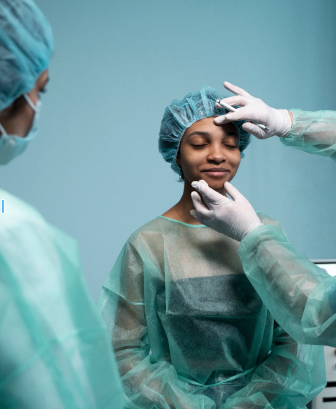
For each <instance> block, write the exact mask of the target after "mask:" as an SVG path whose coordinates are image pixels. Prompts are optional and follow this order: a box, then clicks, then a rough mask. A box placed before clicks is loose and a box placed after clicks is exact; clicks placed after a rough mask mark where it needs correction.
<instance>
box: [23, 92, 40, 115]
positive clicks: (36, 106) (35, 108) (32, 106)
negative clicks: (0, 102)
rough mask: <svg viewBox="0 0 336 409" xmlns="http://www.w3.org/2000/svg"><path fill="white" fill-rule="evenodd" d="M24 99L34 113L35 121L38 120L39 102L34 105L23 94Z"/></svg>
mask: <svg viewBox="0 0 336 409" xmlns="http://www.w3.org/2000/svg"><path fill="white" fill-rule="evenodd" d="M23 97H24V99H25V100H26V101H27V103H28V105H29V106H30V107H31V109H32V110H33V111H34V112H35V115H36V119H38V117H39V115H40V110H41V101H40V100H38V101H37V103H36V104H34V102H33V101H32V100H31V99H30V97H29V95H28V94H23Z"/></svg>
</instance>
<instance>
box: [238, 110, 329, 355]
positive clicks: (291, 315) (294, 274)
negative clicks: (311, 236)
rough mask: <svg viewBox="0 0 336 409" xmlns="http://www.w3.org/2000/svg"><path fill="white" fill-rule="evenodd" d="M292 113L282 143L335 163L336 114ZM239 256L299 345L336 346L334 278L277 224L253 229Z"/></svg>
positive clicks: (285, 327)
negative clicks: (290, 121)
mask: <svg viewBox="0 0 336 409" xmlns="http://www.w3.org/2000/svg"><path fill="white" fill-rule="evenodd" d="M292 112H293V116H294V123H293V128H292V130H291V131H290V133H289V135H288V136H286V137H284V138H281V141H282V142H283V143H284V144H285V145H288V146H293V147H295V148H298V149H302V150H304V151H305V152H308V153H313V154H317V155H322V156H328V157H330V158H331V159H333V160H335V161H336V112H335V111H319V112H305V111H300V110H292ZM335 244H336V242H335ZM238 252H239V256H240V258H241V261H242V264H243V267H244V271H245V273H246V275H247V277H248V278H249V280H250V282H251V283H252V285H253V287H254V288H255V289H256V291H257V292H258V294H259V296H260V297H261V299H262V300H263V302H264V303H265V305H266V306H267V308H268V309H269V310H270V312H271V313H272V315H273V317H274V319H275V320H276V321H277V322H278V323H279V324H280V325H281V326H282V327H283V328H284V329H285V330H286V331H287V332H288V333H289V334H290V335H291V336H292V337H293V338H294V339H295V340H296V341H297V342H302V343H307V344H317V345H330V346H333V347H335V348H336V277H331V276H330V275H329V274H327V273H326V272H325V271H324V270H322V269H320V268H319V267H317V266H316V265H315V264H313V263H312V262H310V261H309V260H307V259H306V258H305V257H302V256H300V255H299V254H298V253H297V251H296V250H295V249H294V247H293V246H292V244H291V243H290V242H289V241H288V239H287V237H286V236H285V235H284V234H283V232H281V231H280V230H279V229H278V228H277V227H276V226H271V225H265V226H260V227H257V228H256V229H254V230H253V231H252V232H251V233H249V234H248V235H247V236H246V237H245V238H244V239H243V240H242V242H241V245H240V247H239V251H238Z"/></svg>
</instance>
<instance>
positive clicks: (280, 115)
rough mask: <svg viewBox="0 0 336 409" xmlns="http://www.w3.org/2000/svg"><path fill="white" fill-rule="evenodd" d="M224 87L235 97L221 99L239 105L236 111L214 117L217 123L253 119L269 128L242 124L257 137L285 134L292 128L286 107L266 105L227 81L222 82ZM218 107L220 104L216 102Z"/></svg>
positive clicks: (248, 123) (232, 104) (263, 137)
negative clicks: (275, 107)
mask: <svg viewBox="0 0 336 409" xmlns="http://www.w3.org/2000/svg"><path fill="white" fill-rule="evenodd" d="M224 87H225V88H226V89H228V90H229V91H231V92H233V93H234V94H236V96H235V97H229V98H225V99H222V101H223V102H225V103H226V104H229V105H231V106H236V105H238V106H241V107H242V108H238V110H237V112H231V113H228V114H226V115H222V116H219V117H217V118H216V119H215V123H216V124H218V125H221V124H226V123H228V122H232V121H242V120H244V121H253V122H258V123H260V124H263V125H265V126H266V127H267V128H268V129H269V130H268V131H267V130H265V129H261V128H259V127H258V126H257V125H255V124H252V123H251V122H246V123H245V124H243V129H244V130H245V131H247V132H249V133H251V134H252V135H254V136H256V137H257V138H258V139H266V138H269V137H271V136H273V135H278V136H280V137H281V136H285V135H287V134H288V132H289V131H290V130H291V128H292V120H291V118H290V116H289V113H288V111H287V110H286V109H274V108H271V107H269V106H268V105H266V104H265V103H264V102H263V101H262V100H261V99H259V98H254V97H252V95H250V94H248V93H247V92H246V91H244V90H243V89H242V88H238V87H236V86H235V85H232V84H230V83H229V82H227V81H225V82H224ZM216 106H217V107H218V108H220V105H218V104H216Z"/></svg>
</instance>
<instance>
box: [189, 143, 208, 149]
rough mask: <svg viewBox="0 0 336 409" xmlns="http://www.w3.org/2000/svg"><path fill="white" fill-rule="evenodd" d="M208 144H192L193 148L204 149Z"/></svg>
mask: <svg viewBox="0 0 336 409" xmlns="http://www.w3.org/2000/svg"><path fill="white" fill-rule="evenodd" d="M206 145H207V144H206V143H202V144H191V146H193V147H194V148H203V147H204V146H206Z"/></svg>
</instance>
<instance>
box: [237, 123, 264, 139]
mask: <svg viewBox="0 0 336 409" xmlns="http://www.w3.org/2000/svg"><path fill="white" fill-rule="evenodd" d="M242 128H243V129H244V131H246V132H248V133H250V134H251V135H254V136H255V137H256V138H258V139H266V138H268V136H267V132H266V131H265V130H264V129H261V128H259V126H258V125H255V124H253V123H252V122H245V123H244V124H243V126H242Z"/></svg>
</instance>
